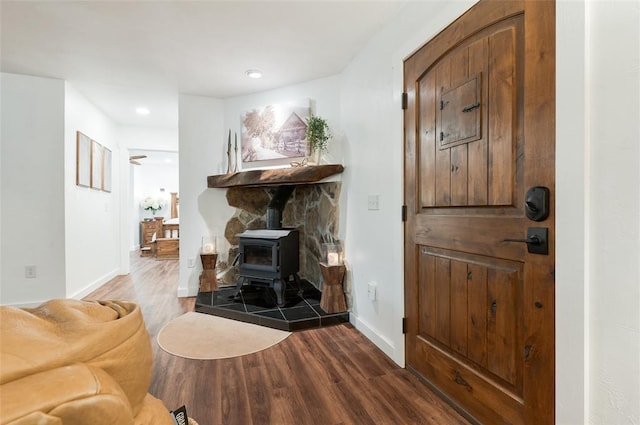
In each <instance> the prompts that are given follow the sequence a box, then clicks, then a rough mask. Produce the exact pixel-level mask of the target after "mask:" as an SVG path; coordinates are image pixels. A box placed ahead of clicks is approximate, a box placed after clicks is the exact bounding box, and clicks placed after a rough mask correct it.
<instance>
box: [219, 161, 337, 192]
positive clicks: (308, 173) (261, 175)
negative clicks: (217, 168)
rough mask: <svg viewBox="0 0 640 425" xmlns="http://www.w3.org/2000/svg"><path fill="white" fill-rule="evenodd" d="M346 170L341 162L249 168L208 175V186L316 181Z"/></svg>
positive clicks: (271, 184) (268, 184) (287, 183)
mask: <svg viewBox="0 0 640 425" xmlns="http://www.w3.org/2000/svg"><path fill="white" fill-rule="evenodd" d="M342 171H344V167H343V166H342V165H340V164H328V165H310V166H306V167H291V168H275V169H270V170H247V171H240V172H237V173H231V174H219V175H215V176H208V177H207V187H210V188H216V187H217V188H224V187H239V186H280V185H289V184H308V183H316V182H319V181H320V180H323V179H325V178H327V177H331V176H333V175H335V174H340V173H342Z"/></svg>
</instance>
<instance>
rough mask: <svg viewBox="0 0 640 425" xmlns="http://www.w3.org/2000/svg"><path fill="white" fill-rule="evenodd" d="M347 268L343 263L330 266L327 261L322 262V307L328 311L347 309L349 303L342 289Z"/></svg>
mask: <svg viewBox="0 0 640 425" xmlns="http://www.w3.org/2000/svg"><path fill="white" fill-rule="evenodd" d="M346 270H347V269H346V267H345V266H343V265H340V266H329V265H327V264H325V263H320V272H321V273H322V297H321V298H320V307H321V308H322V309H323V310H324V311H326V312H327V313H340V312H343V311H347V303H346V301H345V298H344V290H343V289H342V281H343V280H344V274H345V272H346Z"/></svg>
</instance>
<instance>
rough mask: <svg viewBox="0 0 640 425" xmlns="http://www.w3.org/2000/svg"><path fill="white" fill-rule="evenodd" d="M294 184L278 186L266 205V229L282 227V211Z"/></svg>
mask: <svg viewBox="0 0 640 425" xmlns="http://www.w3.org/2000/svg"><path fill="white" fill-rule="evenodd" d="M295 188H296V187H295V186H294V185H285V186H278V187H277V188H276V191H275V192H274V194H273V197H272V198H271V201H270V202H269V205H268V206H267V229H282V212H283V211H284V207H285V205H286V204H287V201H288V200H289V198H290V197H291V194H292V193H293V190H294V189H295Z"/></svg>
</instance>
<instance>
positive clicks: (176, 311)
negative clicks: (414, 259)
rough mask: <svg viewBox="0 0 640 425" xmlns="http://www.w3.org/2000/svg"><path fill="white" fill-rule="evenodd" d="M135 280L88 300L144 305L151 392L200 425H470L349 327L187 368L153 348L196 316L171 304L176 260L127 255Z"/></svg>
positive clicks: (187, 363) (175, 301)
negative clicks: (167, 331) (182, 318)
mask: <svg viewBox="0 0 640 425" xmlns="http://www.w3.org/2000/svg"><path fill="white" fill-rule="evenodd" d="M131 255H132V256H131V273H130V274H129V275H127V276H119V277H116V278H115V279H113V280H111V281H109V282H108V283H107V284H105V285H103V286H102V287H100V288H99V289H97V290H96V291H94V292H92V293H91V294H89V295H88V296H87V297H85V299H105V300H106V299H126V300H130V301H133V302H136V303H138V304H140V306H141V308H142V312H143V316H144V320H145V323H146V326H147V329H148V331H149V334H150V335H151V339H152V346H153V352H154V366H153V379H152V382H151V387H150V389H149V392H150V393H151V394H153V395H154V396H156V397H158V398H160V399H161V400H162V401H163V402H164V403H165V405H166V406H167V407H168V408H169V409H175V408H178V407H180V406H182V405H185V406H186V407H187V411H188V413H189V416H191V417H193V418H194V419H195V420H197V421H198V423H199V424H200V425H301V424H309V425H332V424H335V425H338V424H344V425H346V424H353V425H366V424H371V425H374V424H375V425H386V424H389V425H400V424H407V425H417V424H420V425H423V424H438V425H444V424H468V422H467V421H466V420H465V419H464V418H463V417H462V416H460V415H459V414H458V413H457V412H455V411H454V410H453V409H452V408H451V407H450V406H449V405H447V404H446V403H445V402H444V401H442V400H441V399H440V398H438V396H436V395H435V394H434V393H433V392H432V391H431V390H430V389H429V388H428V387H427V386H426V385H425V384H424V383H422V382H421V381H420V380H419V379H418V378H417V377H415V376H414V375H413V374H411V373H410V372H408V371H407V370H405V369H402V368H399V367H398V366H397V365H396V364H395V363H394V362H393V361H391V360H390V359H389V358H388V357H387V356H385V355H384V354H383V353H382V352H381V351H380V350H379V349H378V348H377V347H375V346H374V345H373V343H371V342H370V341H369V340H368V339H367V338H365V337H364V336H363V335H362V334H361V333H360V332H359V331H358V330H356V329H355V328H354V327H353V326H351V325H349V324H343V325H336V326H331V327H326V328H319V329H312V330H306V331H299V332H295V333H293V334H292V335H291V336H290V337H289V338H287V339H286V340H284V341H283V342H281V343H280V344H277V345H275V346H273V347H270V348H268V349H266V350H264V351H261V352H259V353H254V354H250V355H246V356H242V357H235V358H231V359H222V360H189V359H183V358H180V357H176V356H173V355H170V354H168V353H166V352H164V351H163V350H162V349H161V348H160V347H159V346H158V344H157V342H156V336H157V334H158V332H159V331H160V329H161V328H162V327H163V326H164V325H165V324H166V323H167V322H169V321H170V320H171V319H173V318H175V317H177V316H179V315H181V314H184V313H185V312H187V311H193V308H194V304H195V298H177V296H176V293H177V286H178V260H155V259H153V258H149V257H139V255H138V254H137V253H132V254H131Z"/></svg>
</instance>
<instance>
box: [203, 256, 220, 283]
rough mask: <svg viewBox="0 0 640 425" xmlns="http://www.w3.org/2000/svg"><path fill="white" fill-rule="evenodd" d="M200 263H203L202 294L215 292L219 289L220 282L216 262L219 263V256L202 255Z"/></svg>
mask: <svg viewBox="0 0 640 425" xmlns="http://www.w3.org/2000/svg"><path fill="white" fill-rule="evenodd" d="M200 261H202V274H201V275H200V292H212V291H215V290H216V289H218V280H217V279H216V261H218V254H202V253H200Z"/></svg>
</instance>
